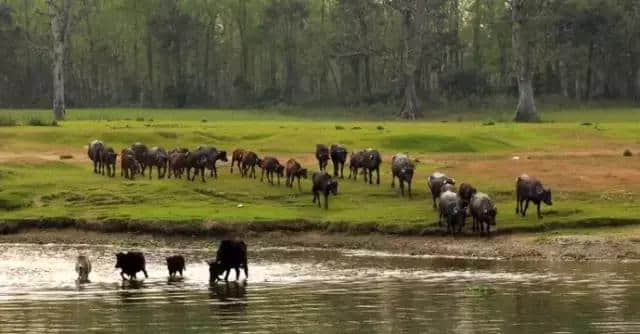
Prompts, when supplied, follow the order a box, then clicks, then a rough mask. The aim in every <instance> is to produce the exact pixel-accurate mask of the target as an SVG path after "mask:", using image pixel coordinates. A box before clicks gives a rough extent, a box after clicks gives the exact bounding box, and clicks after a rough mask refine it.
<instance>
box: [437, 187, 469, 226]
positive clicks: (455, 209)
mask: <svg viewBox="0 0 640 334" xmlns="http://www.w3.org/2000/svg"><path fill="white" fill-rule="evenodd" d="M438 205H439V206H440V220H439V223H440V226H442V219H443V218H444V219H445V222H446V224H447V232H450V233H451V234H454V235H455V234H456V232H462V228H463V227H464V220H465V218H466V211H465V208H464V206H462V200H461V199H460V197H459V196H458V195H457V194H456V193H454V192H451V191H445V192H443V193H442V194H440V201H439V204H438Z"/></svg>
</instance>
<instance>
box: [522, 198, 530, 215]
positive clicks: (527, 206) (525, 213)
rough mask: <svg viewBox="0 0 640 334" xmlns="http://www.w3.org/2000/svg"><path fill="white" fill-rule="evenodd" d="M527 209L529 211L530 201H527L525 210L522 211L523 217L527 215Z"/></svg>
mask: <svg viewBox="0 0 640 334" xmlns="http://www.w3.org/2000/svg"><path fill="white" fill-rule="evenodd" d="M527 209H529V200H528V199H527V200H525V202H524V209H522V217H524V216H526V215H527Z"/></svg>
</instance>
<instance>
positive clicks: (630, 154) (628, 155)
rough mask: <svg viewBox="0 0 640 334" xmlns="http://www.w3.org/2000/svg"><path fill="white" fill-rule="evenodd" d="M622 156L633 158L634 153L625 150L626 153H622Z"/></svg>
mask: <svg viewBox="0 0 640 334" xmlns="http://www.w3.org/2000/svg"><path fill="white" fill-rule="evenodd" d="M622 156H623V157H632V156H633V153H631V151H630V150H628V149H626V150H624V152H623V153H622Z"/></svg>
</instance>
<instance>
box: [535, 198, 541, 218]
mask: <svg viewBox="0 0 640 334" xmlns="http://www.w3.org/2000/svg"><path fill="white" fill-rule="evenodd" d="M540 204H541V203H540V202H538V204H536V205H537V206H538V219H541V218H542V214H541V213H540Z"/></svg>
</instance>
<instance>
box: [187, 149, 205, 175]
mask: <svg viewBox="0 0 640 334" xmlns="http://www.w3.org/2000/svg"><path fill="white" fill-rule="evenodd" d="M208 163H209V155H208V154H207V152H204V151H195V152H192V153H189V155H187V157H186V161H185V168H186V169H187V180H189V181H193V180H195V179H196V176H198V173H200V174H201V176H202V182H206V181H205V180H204V169H205V168H206V167H207V164H208ZM192 168H193V169H194V171H193V177H191V169H192Z"/></svg>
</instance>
